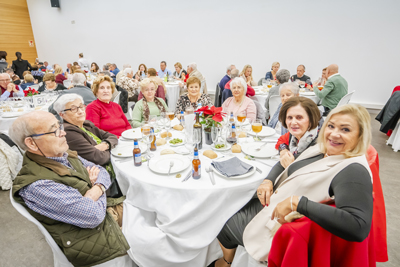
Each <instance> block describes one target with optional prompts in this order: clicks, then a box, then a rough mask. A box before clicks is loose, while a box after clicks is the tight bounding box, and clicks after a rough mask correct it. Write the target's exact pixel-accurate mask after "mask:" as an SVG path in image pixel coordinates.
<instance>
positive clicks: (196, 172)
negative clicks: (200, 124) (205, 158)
mask: <svg viewBox="0 0 400 267" xmlns="http://www.w3.org/2000/svg"><path fill="white" fill-rule="evenodd" d="M192 177H193V179H196V180H197V179H200V177H201V162H200V160H199V151H198V150H197V147H195V148H194V158H193V161H192Z"/></svg>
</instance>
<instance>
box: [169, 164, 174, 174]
mask: <svg viewBox="0 0 400 267" xmlns="http://www.w3.org/2000/svg"><path fill="white" fill-rule="evenodd" d="M173 166H174V162H173V161H170V162H169V170H168V176H169V173H170V172H171V168H172V167H173Z"/></svg>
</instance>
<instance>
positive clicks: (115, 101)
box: [113, 92, 121, 105]
mask: <svg viewBox="0 0 400 267" xmlns="http://www.w3.org/2000/svg"><path fill="white" fill-rule="evenodd" d="M120 96H121V92H118V94H117V96H116V97H115V98H114V100H113V102H114V103H117V104H118V105H119V97H120Z"/></svg>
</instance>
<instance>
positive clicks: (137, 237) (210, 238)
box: [112, 131, 276, 267]
mask: <svg viewBox="0 0 400 267" xmlns="http://www.w3.org/2000/svg"><path fill="white" fill-rule="evenodd" d="M172 133H173V137H174V138H175V137H179V138H181V137H182V136H183V134H182V133H181V132H177V131H172ZM274 139H276V136H275V137H274ZM249 142H252V140H250V138H249ZM120 143H123V141H120ZM129 143H130V144H131V142H129ZM165 148H170V147H169V145H164V146H160V147H158V148H157V151H155V152H153V153H154V154H155V155H159V153H160V151H161V150H163V149H165ZM206 149H209V146H207V145H205V144H204V143H203V149H202V150H201V151H200V153H199V154H200V160H201V165H202V174H201V178H200V179H199V180H193V179H192V178H190V179H189V180H188V181H186V182H184V183H182V182H181V180H182V179H183V178H179V179H178V178H175V175H171V176H170V177H167V176H166V175H158V174H155V173H153V172H152V171H150V170H149V168H148V167H147V163H143V164H142V166H141V167H135V166H134V165H133V162H132V161H129V162H122V163H118V162H115V158H112V162H113V166H114V170H115V172H116V176H117V179H118V183H119V185H120V187H121V190H122V192H123V193H124V194H126V197H127V198H126V201H125V203H126V205H124V207H126V209H125V210H124V224H123V233H124V235H125V237H126V238H127V240H128V243H129V245H130V246H131V250H130V251H129V254H130V256H131V257H132V258H133V259H135V261H136V262H138V263H139V264H140V265H141V266H144V267H153V266H163V267H168V266H171V267H188V266H207V265H208V264H209V263H211V261H212V260H215V259H217V258H219V257H220V256H221V255H222V254H221V251H220V248H219V245H218V243H217V241H216V236H217V235H218V233H219V232H220V230H221V229H222V227H223V225H224V224H225V222H226V221H227V220H228V219H229V218H230V217H231V216H232V215H233V214H235V213H236V212H237V211H238V210H239V209H240V208H241V207H243V206H244V205H245V204H246V203H247V202H248V201H249V200H250V199H251V198H252V196H253V195H254V193H255V191H256V189H257V187H258V185H259V184H260V183H261V182H262V181H263V179H264V178H265V177H266V176H267V174H268V173H269V171H270V169H271V167H268V166H266V165H263V164H261V163H257V162H254V161H247V160H246V162H248V163H249V164H253V165H255V166H257V167H258V168H259V169H261V170H262V174H260V173H258V172H256V173H255V174H254V175H252V176H251V177H248V178H244V179H225V178H223V177H221V176H218V175H217V174H214V176H215V180H216V185H215V186H213V185H212V184H211V182H210V178H209V176H208V173H206V172H205V166H209V165H210V163H211V160H210V159H208V158H206V157H204V156H203V155H202V152H203V151H204V150H206ZM218 154H220V153H218ZM234 155H236V156H237V157H238V158H241V159H243V158H244V156H245V155H244V154H242V153H241V154H234ZM263 161H265V162H269V163H270V164H271V165H273V164H275V162H276V161H272V160H263ZM189 168H191V166H190V167H189ZM189 168H187V169H186V170H184V171H182V172H181V174H182V176H185V174H186V173H187V172H188V170H189Z"/></svg>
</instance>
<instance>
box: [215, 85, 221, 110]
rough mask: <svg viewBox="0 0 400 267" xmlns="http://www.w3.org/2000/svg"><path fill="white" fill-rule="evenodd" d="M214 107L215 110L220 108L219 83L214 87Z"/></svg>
mask: <svg viewBox="0 0 400 267" xmlns="http://www.w3.org/2000/svg"><path fill="white" fill-rule="evenodd" d="M214 106H215V107H217V108H218V107H220V106H221V87H219V83H217V86H216V87H215V98H214Z"/></svg>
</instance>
